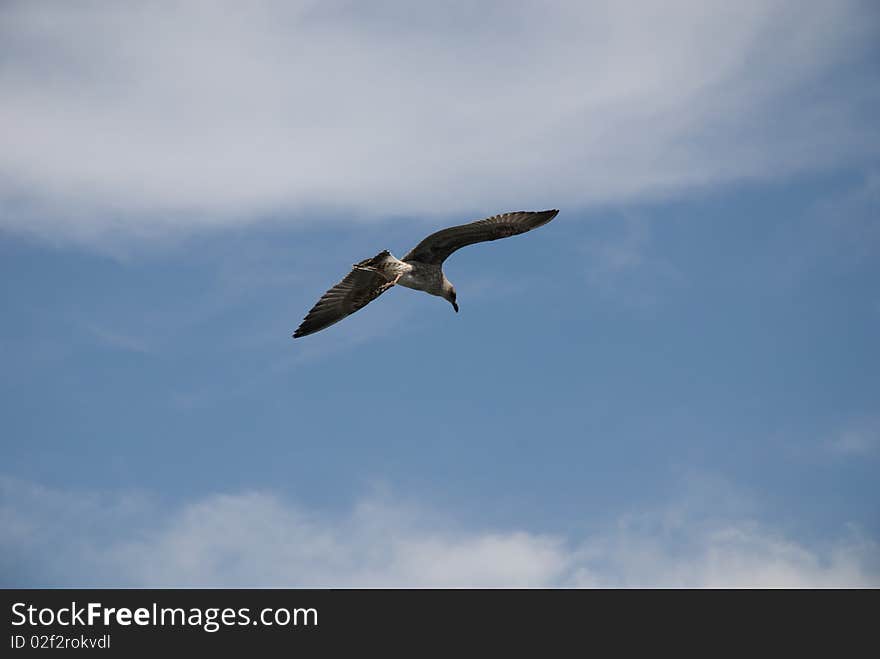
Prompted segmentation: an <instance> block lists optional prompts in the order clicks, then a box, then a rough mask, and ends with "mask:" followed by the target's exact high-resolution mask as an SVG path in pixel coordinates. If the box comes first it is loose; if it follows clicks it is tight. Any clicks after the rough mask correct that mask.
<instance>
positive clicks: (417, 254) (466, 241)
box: [403, 210, 559, 265]
mask: <svg viewBox="0 0 880 659" xmlns="http://www.w3.org/2000/svg"><path fill="white" fill-rule="evenodd" d="M557 213H559V211H558V210H549V211H517V212H515V213H504V214H502V215H493V216H492V217H487V218H486V219H485V220H477V221H476V222H471V223H469V224H460V225H459V226H455V227H449V228H448V229H442V230H440V231H437V232H436V233H432V234H431V235H430V236H428V237H427V238H425V239H424V240H423V241H422V242H420V243H419V244H418V245H416V246H415V247H414V248H413V249H412V250H411V251H410V252H409V254H407V255H406V256H404V257H403V260H404V261H418V262H420V263H431V264H433V265H440V264H441V263H443V261H445V260H446V259H447V258H448V257H449V255H450V254H452V253H453V252H454V251H455V250H457V249H460V248H462V247H465V246H466V245H473V244H474V243H482V242H486V241H488V240H498V239H499V238H507V237H508V236H515V235H517V234H520V233H525V232H526V231H531V230H532V229H537V228H538V227H540V226H543V225H545V224H547V222H549V221H550V220H552V219H553V218H554V217H556V215H557Z"/></svg>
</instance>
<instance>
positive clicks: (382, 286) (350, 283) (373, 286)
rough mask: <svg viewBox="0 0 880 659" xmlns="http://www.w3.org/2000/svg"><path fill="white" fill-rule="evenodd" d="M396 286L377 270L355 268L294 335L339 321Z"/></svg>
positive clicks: (327, 293) (297, 335)
mask: <svg viewBox="0 0 880 659" xmlns="http://www.w3.org/2000/svg"><path fill="white" fill-rule="evenodd" d="M392 286H394V282H393V281H388V279H386V278H385V277H383V276H382V275H381V274H379V273H378V272H374V271H371V270H363V269H361V268H357V267H356V268H354V269H353V270H352V271H351V272H349V273H348V275H346V277H345V279H343V280H342V281H341V282H339V283H338V284H336V285H335V286H334V287H333V288H331V289H330V290H329V291H327V292H326V293H324V295H322V296H321V299H320V300H318V302H317V303H316V304H315V306H314V307H312V310H311V311H309V313H308V314H307V315H306V317H305V318H304V319H303V321H302V323H300V326H299V327H298V328H297V329H296V332H294V333H293V338H295V339H298V338H299V337H301V336H306V335H308V334H313V333H315V332H318V331H320V330H322V329H324V328H326V327H330V325H332V324H333V323H338V322H339V321H340V320H342V319H343V318H345V317H346V316H350V315H351V314H353V313H354V312H355V311H357V310H358V309H361V308H363V307H365V306H367V305H368V304H369V303H370V302H372V301H373V300H375V299H376V298H377V297H379V296H380V295H382V293H384V292H385V291H387V290H388V289H389V288H391V287H392Z"/></svg>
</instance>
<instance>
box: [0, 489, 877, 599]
mask: <svg viewBox="0 0 880 659" xmlns="http://www.w3.org/2000/svg"><path fill="white" fill-rule="evenodd" d="M0 491H2V504H0V547H2V549H3V553H2V555H3V557H4V561H5V565H3V566H2V567H3V575H2V578H3V582H4V585H17V584H24V585H45V586H60V585H134V586H317V587H327V586H409V587H415V586H488V587H506V586H645V585H650V586H698V587H699V586H731V587H746V586H791V587H813V586H819V587H822V586H828V587H835V586H868V585H875V586H876V585H878V584H880V566H878V565H877V561H876V557H877V556H878V555H880V554H878V552H877V550H878V546H877V543H876V542H874V541H873V540H871V539H869V538H864V537H862V536H859V535H858V534H857V533H851V534H849V535H848V536H847V537H845V538H841V539H840V540H839V541H838V542H835V543H833V544H831V545H829V546H827V547H825V548H824V549H820V548H813V547H808V546H805V545H803V544H799V543H797V542H795V541H793V540H791V539H788V538H785V537H784V536H783V535H781V534H779V533H777V532H774V531H772V530H770V529H768V528H766V527H764V526H761V525H760V524H758V523H756V522H754V521H749V520H739V521H730V520H727V521H723V520H714V521H713V520H711V519H706V518H703V519H698V518H696V517H694V516H692V515H689V514H688V513H687V511H686V508H682V507H677V506H672V507H667V508H664V509H658V510H655V511H653V512H650V513H642V514H639V515H637V516H632V515H624V516H621V517H620V518H619V519H618V521H617V523H616V524H615V525H614V526H613V527H612V528H608V529H605V530H602V531H599V532H596V533H593V534H592V535H590V536H589V537H587V538H566V537H562V536H560V535H553V534H546V533H533V532H529V531H524V530H498V529H491V530H480V529H477V530H472V529H471V530H468V529H462V528H460V527H458V526H456V525H455V524H454V523H450V522H449V521H448V520H447V519H445V518H443V517H442V516H439V515H436V514H433V513H432V512H431V511H430V510H427V509H425V508H424V507H419V506H413V505H406V504H400V503H398V502H395V501H393V500H392V499H390V498H389V497H388V496H387V495H381V496H370V497H366V498H363V499H362V500H360V501H359V502H357V503H356V504H355V505H354V506H353V508H352V509H351V510H349V511H348V512H346V513H343V514H336V515H334V514H329V513H321V512H320V511H316V510H312V509H309V508H307V507H304V506H302V505H298V504H296V503H293V502H290V501H288V500H285V499H284V498H282V497H280V496H278V495H275V494H272V493H268V492H240V493H233V494H218V495H211V496H204V497H200V498H198V499H194V500H191V501H189V502H184V503H182V504H181V505H179V506H178V507H176V508H169V507H167V506H160V505H158V503H157V502H156V501H155V500H152V499H150V498H148V497H143V496H136V495H131V494H123V495H120V494H118V493H106V494H96V493H88V492H86V493H82V492H79V493H77V492H61V491H53V490H48V489H45V488H41V487H37V486H34V485H32V484H29V483H23V482H20V481H15V480H10V479H3V480H0Z"/></svg>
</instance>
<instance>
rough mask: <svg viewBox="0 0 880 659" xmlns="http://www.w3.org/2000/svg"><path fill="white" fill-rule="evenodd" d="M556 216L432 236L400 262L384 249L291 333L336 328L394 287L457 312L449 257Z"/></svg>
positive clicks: (512, 216)
mask: <svg viewBox="0 0 880 659" xmlns="http://www.w3.org/2000/svg"><path fill="white" fill-rule="evenodd" d="M557 213H559V211H558V210H548V211H537V212H530V211H517V212H514V213H503V214H501V215H493V216H492V217H487V218H486V219H485V220H477V221H476V222H470V223H469V224H460V225H458V226H454V227H449V228H447V229H442V230H440V231H437V232H436V233H432V234H431V235H430V236H428V237H427V238H425V239H424V240H423V241H422V242H420V243H419V244H418V245H416V246H415V247H413V248H412V249H411V250H410V251H409V253H408V254H407V255H406V256H404V257H403V258H402V259H398V258H395V257H394V256H392V255H391V252H389V251H388V250H384V251H382V252H379V253H378V254H376V256H374V257H373V258H370V259H365V260H363V261H361V262H360V263H355V264H354V265H353V266H352V271H351V272H349V273H348V275H346V277H345V279H343V280H342V281H341V282H339V283H338V284H336V286H334V287H333V288H331V289H330V290H329V291H327V292H326V293H324V295H322V296H321V299H320V300H318V302H317V303H316V304H315V306H314V307H312V310H311V311H309V313H308V314H307V315H306V317H305V319H304V320H303V321H302V323H300V326H299V327H298V328H297V330H296V331H295V332H294V333H293V338H295V339H297V338H299V337H301V336H307V335H309V334H314V333H315V332H318V331H320V330H322V329H325V328H327V327H330V325H332V324H334V323H338V322H339V321H340V320H342V319H343V318H345V317H346V316H350V315H351V314H353V313H354V312H355V311H357V310H358V309H361V308H363V307H365V306H367V305H368V304H369V303H370V302H372V301H373V300H375V299H376V298H377V297H379V296H380V295H382V293H384V292H385V291H387V290H388V289H389V288H391V287H392V286H394V285H396V284H399V285H400V286H405V287H406V288H413V289H415V290H417V291H424V292H425V293H430V294H431V295H437V296H438V297H442V298H444V299H445V300H448V301H449V303H450V304H452V308H453V309H455V311H456V313H458V303H457V302H456V301H455V286H453V285H452V282H450V281H449V280H448V279H447V278H446V275H445V274H443V262H444V261H445V260H446V259H447V258H449V255H450V254H452V253H453V252H454V251H456V250H457V249H460V248H462V247H466V246H467V245H473V244H474V243H482V242H488V241H490V240H498V239H499V238H507V237H508V236H515V235H517V234H520V233H525V232H526V231H531V230H532V229H537V228H538V227H540V226H543V225H545V224H547V223H548V222H549V221H550V220H552V219H553V218H554V217H556V214H557Z"/></svg>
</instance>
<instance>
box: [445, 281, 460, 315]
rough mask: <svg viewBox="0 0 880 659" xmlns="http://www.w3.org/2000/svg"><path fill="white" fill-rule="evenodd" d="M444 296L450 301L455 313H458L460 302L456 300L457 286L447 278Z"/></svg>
mask: <svg viewBox="0 0 880 659" xmlns="http://www.w3.org/2000/svg"><path fill="white" fill-rule="evenodd" d="M443 297H444V298H446V299H447V300H448V301H449V304H451V305H452V308H453V309H455V313H458V303H457V302H456V301H455V286H453V285H452V283H451V282H450V281H449V280H448V279H447V280H446V281H444V282H443Z"/></svg>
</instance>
